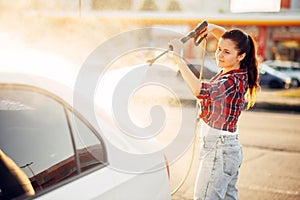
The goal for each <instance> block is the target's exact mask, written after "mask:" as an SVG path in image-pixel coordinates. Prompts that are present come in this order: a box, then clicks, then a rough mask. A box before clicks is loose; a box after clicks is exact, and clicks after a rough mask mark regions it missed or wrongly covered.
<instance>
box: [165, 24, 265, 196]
mask: <svg viewBox="0 0 300 200" xmlns="http://www.w3.org/2000/svg"><path fill="white" fill-rule="evenodd" d="M208 33H212V34H213V35H214V36H215V37H216V38H217V39H218V47H217V49H216V52H215V57H216V61H217V65H218V66H219V67H220V68H221V69H222V70H221V71H220V73H218V74H217V75H216V76H214V77H213V78H212V79H211V80H210V81H209V82H201V81H200V80H199V79H197V78H196V77H195V76H194V74H193V73H192V72H191V71H190V70H189V68H188V67H187V65H186V64H185V63H184V62H183V61H182V60H181V59H180V58H179V57H178V56H174V58H175V60H176V62H177V64H178V66H179V70H180V72H181V74H182V76H183V78H184V80H185V81H186V82H187V84H188V85H189V87H190V88H191V90H192V92H193V94H194V95H195V96H196V97H197V98H198V99H199V100H200V104H201V114H200V128H201V130H200V167H199V170H198V174H197V178H196V183H195V189H194V199H201V200H208V199H212V200H215V199H238V190H237V187H236V183H237V179H238V170H239V167H240V165H241V162H242V148H241V145H240V143H239V140H238V129H237V122H238V119H239V116H240V114H241V111H242V110H243V109H244V108H245V96H246V94H248V103H247V109H248V108H250V107H252V106H253V105H254V103H255V96H256V89H257V87H259V84H258V62H257V57H256V48H255V42H254V40H253V38H252V37H251V36H250V35H248V34H246V33H244V32H243V31H241V30H239V29H233V30H229V31H226V30H225V29H224V28H223V27H220V26H217V25H214V24H208V26H207V29H206V30H205V31H204V32H203V33H201V35H200V36H203V37H204V36H205V35H207V34H208ZM170 46H172V48H173V51H174V52H176V53H179V52H180V51H181V50H182V49H183V44H182V42H181V41H180V40H179V39H176V40H172V41H171V42H170Z"/></svg>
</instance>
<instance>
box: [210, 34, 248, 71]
mask: <svg viewBox="0 0 300 200" xmlns="http://www.w3.org/2000/svg"><path fill="white" fill-rule="evenodd" d="M215 57H216V60H217V65H218V66H219V67H220V68H222V69H223V72H228V71H231V70H234V69H239V68H240V61H241V60H242V59H243V58H244V54H242V55H238V51H237V50H236V48H235V43H233V42H232V40H230V39H223V38H220V39H219V42H218V47H217V50H216V52H215Z"/></svg>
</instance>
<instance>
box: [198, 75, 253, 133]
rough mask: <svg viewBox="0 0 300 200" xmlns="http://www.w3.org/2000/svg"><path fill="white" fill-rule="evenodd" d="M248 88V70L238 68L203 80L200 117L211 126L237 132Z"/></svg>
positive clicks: (199, 96)
mask: <svg viewBox="0 0 300 200" xmlns="http://www.w3.org/2000/svg"><path fill="white" fill-rule="evenodd" d="M247 90H248V75H247V70H245V69H237V70H232V71H229V72H227V73H225V74H222V72H220V73H218V74H217V75H216V76H214V77H213V78H212V79H211V80H209V82H202V88H201V91H200V94H199V95H198V96H197V98H198V99H200V103H201V114H200V118H202V119H203V121H204V122H206V123H207V124H208V125H209V126H211V127H213V128H215V129H219V130H225V131H229V132H235V131H236V130H237V125H236V124H237V121H238V118H239V116H240V114H241V111H242V110H243V109H244V105H245V98H244V96H245V94H246V92H247Z"/></svg>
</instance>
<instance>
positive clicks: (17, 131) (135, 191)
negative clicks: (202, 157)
mask: <svg viewBox="0 0 300 200" xmlns="http://www.w3.org/2000/svg"><path fill="white" fill-rule="evenodd" d="M73 98H74V93H73V91H72V90H71V89H69V88H68V87H65V86H64V85H62V84H60V83H58V82H57V81H53V80H50V79H46V78H44V77H39V76H37V75H28V74H22V73H21V74H18V73H15V72H14V73H2V72H0V159H1V160H0V177H1V179H0V199H1V200H2V199H43V200H46V199H49V200H55V199H57V200H62V199H72V200H74V199H80V200H85V199H93V200H96V199H101V200H106V199H107V200H123V199H124V200H127V199H128V200H129V199H130V200H135V199H136V200H147V199H148V200H156V199H159V200H167V199H171V191H170V183H169V176H168V165H167V161H166V160H165V157H164V155H163V153H161V154H160V153H158V154H156V155H155V157H153V158H150V159H152V160H153V161H154V162H150V161H149V158H147V156H143V155H144V154H143V151H144V150H146V151H147V148H151V145H150V144H149V143H151V141H148V144H149V146H145V147H144V148H145V149H139V148H137V146H135V145H134V144H132V142H131V141H128V140H126V138H124V137H122V136H120V135H121V134H119V133H116V132H115V130H116V128H115V127H112V126H111V122H110V121H109V120H107V123H105V125H104V126H103V127H101V128H99V125H98V124H97V121H95V120H93V117H91V116H88V115H87V114H86V113H88V112H86V110H85V109H86V105H85V99H84V98H82V99H80V100H78V99H77V100H78V102H81V103H80V104H79V103H77V104H76V105H73V103H74V101H73ZM76 98H79V97H78V96H77V97H76ZM97 114H98V115H102V116H101V117H102V119H104V120H105V119H106V118H105V112H104V111H103V110H101V109H99V110H98V111H97ZM118 147H120V149H119V148H118ZM124 149H126V150H128V151H127V152H125V151H124ZM131 149H134V151H140V154H139V155H135V154H132V155H131V156H128V152H131ZM148 151H149V149H148ZM129 154H130V153H129ZM139 162H140V163H145V164H144V165H141V166H139V168H138V169H132V170H131V168H130V167H134V166H132V165H133V164H138V163H139ZM130 164H131V165H130ZM123 165H124V170H122V167H123ZM158 165H159V166H158ZM149 169H154V170H149ZM135 170H136V171H135Z"/></svg>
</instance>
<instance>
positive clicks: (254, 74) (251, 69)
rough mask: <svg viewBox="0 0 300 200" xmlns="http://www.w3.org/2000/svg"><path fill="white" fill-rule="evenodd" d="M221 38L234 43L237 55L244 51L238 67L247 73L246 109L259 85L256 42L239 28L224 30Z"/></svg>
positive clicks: (250, 104)
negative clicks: (247, 97) (247, 98)
mask: <svg viewBox="0 0 300 200" xmlns="http://www.w3.org/2000/svg"><path fill="white" fill-rule="evenodd" d="M222 38H223V39H230V40H231V41H233V42H234V43H235V46H236V50H237V51H238V55H241V54H243V53H246V55H245V57H244V59H243V60H241V61H240V68H241V69H247V74H248V91H247V94H248V96H249V100H248V105H247V109H249V108H250V107H253V106H254V104H255V98H256V90H257V88H258V87H259V83H258V76H259V72H258V60H257V54H256V43H255V41H254V39H253V38H252V36H250V35H248V34H247V33H245V32H243V31H242V30H239V29H233V30H229V31H226V32H225V33H224V34H223V35H222Z"/></svg>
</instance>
